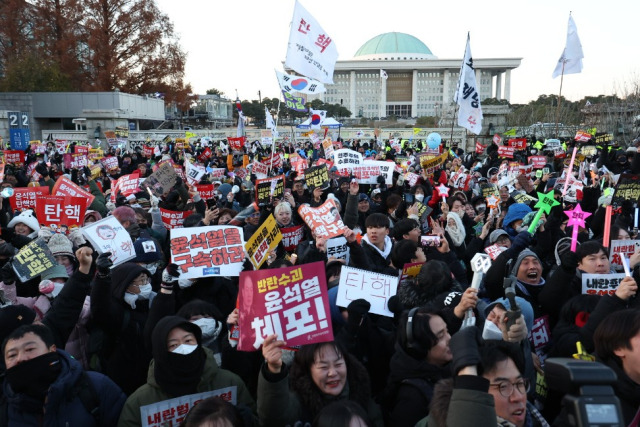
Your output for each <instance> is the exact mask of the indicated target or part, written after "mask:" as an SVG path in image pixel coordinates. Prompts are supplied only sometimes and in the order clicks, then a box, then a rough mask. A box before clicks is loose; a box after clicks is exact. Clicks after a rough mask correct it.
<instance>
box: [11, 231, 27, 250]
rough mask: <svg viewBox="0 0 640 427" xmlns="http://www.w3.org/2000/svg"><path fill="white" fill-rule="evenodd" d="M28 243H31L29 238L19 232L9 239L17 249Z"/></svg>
mask: <svg viewBox="0 0 640 427" xmlns="http://www.w3.org/2000/svg"><path fill="white" fill-rule="evenodd" d="M29 243H31V239H30V238H29V237H27V236H23V235H21V234H16V235H15V236H13V239H11V244H12V245H13V246H15V247H16V248H17V249H22V248H23V247H24V246H27V245H28V244H29Z"/></svg>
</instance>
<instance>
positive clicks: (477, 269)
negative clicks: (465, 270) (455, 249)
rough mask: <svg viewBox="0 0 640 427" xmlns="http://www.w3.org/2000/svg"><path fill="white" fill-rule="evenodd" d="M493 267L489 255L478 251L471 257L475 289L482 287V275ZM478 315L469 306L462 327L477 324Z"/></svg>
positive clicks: (472, 285)
mask: <svg viewBox="0 0 640 427" xmlns="http://www.w3.org/2000/svg"><path fill="white" fill-rule="evenodd" d="M489 268H491V258H490V257H489V255H486V254H481V253H477V254H475V255H474V256H473V258H471V270H473V279H471V287H472V288H473V289H480V283H481V282H482V277H483V276H484V274H485V273H486V272H487V271H489ZM475 325H476V317H475V316H474V315H473V309H472V308H469V309H468V310H467V312H466V313H465V314H464V320H463V321H462V328H466V327H467V326H475Z"/></svg>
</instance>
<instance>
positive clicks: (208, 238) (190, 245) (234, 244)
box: [170, 225, 244, 279]
mask: <svg viewBox="0 0 640 427" xmlns="http://www.w3.org/2000/svg"><path fill="white" fill-rule="evenodd" d="M170 232H171V262H173V263H175V264H177V265H178V267H180V277H181V278H184V279H195V278H198V277H213V276H239V275H240V271H242V264H243V263H244V234H243V230H242V228H241V227H235V226H232V225H213V226H208V227H189V228H173V229H171V231H170Z"/></svg>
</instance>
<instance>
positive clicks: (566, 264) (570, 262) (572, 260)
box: [560, 251, 578, 274]
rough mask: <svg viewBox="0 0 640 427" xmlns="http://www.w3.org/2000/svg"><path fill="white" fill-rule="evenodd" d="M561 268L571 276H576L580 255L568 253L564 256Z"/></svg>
mask: <svg viewBox="0 0 640 427" xmlns="http://www.w3.org/2000/svg"><path fill="white" fill-rule="evenodd" d="M560 267H561V268H562V269H563V270H564V271H566V272H567V273H570V274H575V272H576V268H577V267H578V255H576V253H575V252H571V251H568V252H566V253H565V254H564V255H562V261H561V262H560Z"/></svg>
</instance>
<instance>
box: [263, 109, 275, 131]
mask: <svg viewBox="0 0 640 427" xmlns="http://www.w3.org/2000/svg"><path fill="white" fill-rule="evenodd" d="M264 117H265V122H266V124H267V129H270V130H271V135H273V134H275V133H276V132H277V131H276V123H275V122H274V121H273V117H272V116H271V113H270V112H269V109H268V108H267V107H266V106H265V107H264Z"/></svg>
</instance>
